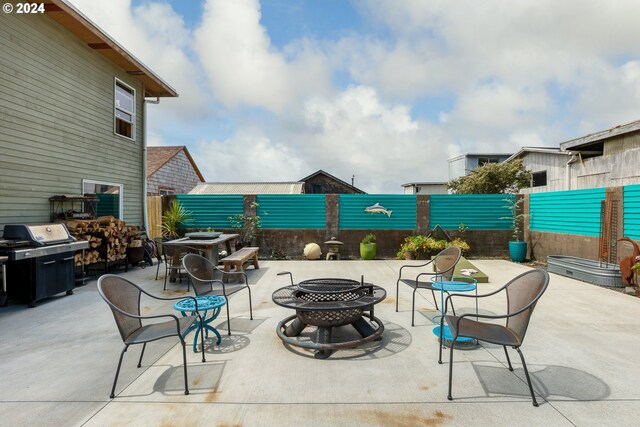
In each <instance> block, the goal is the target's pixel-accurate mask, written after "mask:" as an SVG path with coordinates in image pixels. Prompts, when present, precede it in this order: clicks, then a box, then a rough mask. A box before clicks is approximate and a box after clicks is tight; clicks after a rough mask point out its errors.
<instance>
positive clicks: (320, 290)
mask: <svg viewBox="0 0 640 427" xmlns="http://www.w3.org/2000/svg"><path fill="white" fill-rule="evenodd" d="M286 274H288V275H289V276H290V278H291V286H286V287H284V288H280V289H278V290H276V291H275V292H274V293H273V295H272V298H273V302H275V303H276V304H278V305H279V306H281V307H286V308H291V309H294V310H295V311H296V314H294V315H292V316H289V317H287V318H285V319H283V320H282V321H281V322H280V323H278V326H277V328H276V332H277V333H278V336H279V337H280V339H282V341H283V342H285V343H287V344H291V345H294V346H297V347H303V348H308V349H311V350H317V351H316V354H315V357H316V358H317V359H326V358H327V357H329V356H330V355H331V353H332V352H333V351H335V350H340V349H347V348H354V347H358V346H360V345H362V344H364V343H367V342H369V341H373V340H377V339H380V337H381V335H382V332H383V331H384V325H383V324H382V322H381V321H380V319H378V318H377V317H375V316H374V315H373V306H374V305H375V304H377V303H379V302H380V301H382V300H384V299H385V298H386V296H387V293H386V291H385V290H384V289H383V288H381V287H379V286H375V285H372V284H370V283H365V282H364V277H363V278H362V279H361V281H360V282H358V281H356V280H350V279H332V278H324V279H310V280H304V281H302V282H300V283H299V284H298V285H295V284H293V276H291V273H289V272H282V273H278V275H286ZM365 317H366V318H368V319H369V320H370V322H371V323H369V322H367V321H366V320H365V319H364V318H365ZM372 324H373V326H372ZM345 325H351V326H353V327H354V328H355V330H356V331H357V332H358V333H359V334H360V336H361V337H362V338H360V339H356V340H351V341H343V342H333V341H332V329H333V328H334V327H338V326H345ZM307 326H315V327H317V328H318V331H317V338H316V341H315V342H313V341H302V340H300V339H298V338H297V337H299V335H300V334H301V333H302V331H303V330H304V329H305V328H306V327H307Z"/></svg>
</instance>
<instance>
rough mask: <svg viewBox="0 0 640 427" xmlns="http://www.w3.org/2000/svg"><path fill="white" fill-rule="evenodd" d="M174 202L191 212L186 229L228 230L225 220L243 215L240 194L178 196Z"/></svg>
mask: <svg viewBox="0 0 640 427" xmlns="http://www.w3.org/2000/svg"><path fill="white" fill-rule="evenodd" d="M176 200H178V201H179V202H180V203H181V204H182V205H183V206H184V207H185V208H186V209H187V210H188V211H189V212H191V219H189V220H188V221H186V222H185V224H184V225H185V226H186V227H187V228H210V227H211V228H229V227H230V224H229V220H228V219H227V218H228V217H230V216H232V215H238V214H239V215H242V213H243V196H242V195H241V194H178V195H176Z"/></svg>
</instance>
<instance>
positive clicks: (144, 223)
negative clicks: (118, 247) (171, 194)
mask: <svg viewBox="0 0 640 427" xmlns="http://www.w3.org/2000/svg"><path fill="white" fill-rule="evenodd" d="M147 104H160V98H159V97H157V96H156V99H155V100H151V99H146V98H144V99H143V101H142V105H144V114H143V115H142V177H143V179H142V226H143V227H144V229H145V230H146V231H147V236H148V235H149V229H148V225H149V214H148V212H147Z"/></svg>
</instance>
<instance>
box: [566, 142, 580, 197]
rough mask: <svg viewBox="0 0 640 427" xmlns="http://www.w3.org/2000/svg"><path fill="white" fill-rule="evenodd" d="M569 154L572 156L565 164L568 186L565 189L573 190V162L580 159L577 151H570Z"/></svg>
mask: <svg viewBox="0 0 640 427" xmlns="http://www.w3.org/2000/svg"><path fill="white" fill-rule="evenodd" d="M567 155H569V156H571V158H570V159H569V161H568V162H567V163H566V164H565V171H564V177H565V187H566V189H565V190H571V163H573V162H575V161H576V160H578V157H577V156H576V155H575V153H572V152H571V151H569V152H568V153H567Z"/></svg>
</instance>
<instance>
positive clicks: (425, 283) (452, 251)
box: [396, 246, 462, 326]
mask: <svg viewBox="0 0 640 427" xmlns="http://www.w3.org/2000/svg"><path fill="white" fill-rule="evenodd" d="M461 256H462V252H461V250H460V248H459V247H457V246H451V247H448V248H446V249H444V250H442V251H440V253H438V254H437V255H436V256H435V257H434V258H433V259H431V260H429V261H427V262H426V263H424V264H418V265H411V264H407V265H403V266H402V267H400V272H399V273H398V281H397V282H396V312H397V311H398V299H399V298H398V296H399V294H400V283H401V282H402V283H404V284H405V285H408V286H410V287H411V288H412V289H413V296H412V299H411V326H415V325H414V317H415V307H416V291H417V290H418V289H428V290H430V291H431V295H432V296H433V302H434V303H435V305H436V310H437V309H438V301H437V298H436V294H435V293H434V292H433V281H432V279H433V278H435V279H436V280H437V279H444V280H449V279H451V276H453V270H454V269H455V267H456V264H457V263H458V261H459V260H460V257H461ZM428 265H431V266H432V268H433V270H432V271H422V270H421V271H419V272H418V274H417V275H416V276H415V278H412V279H409V278H407V277H404V278H403V277H402V270H404V269H405V268H407V269H409V268H424V267H426V266H428Z"/></svg>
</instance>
